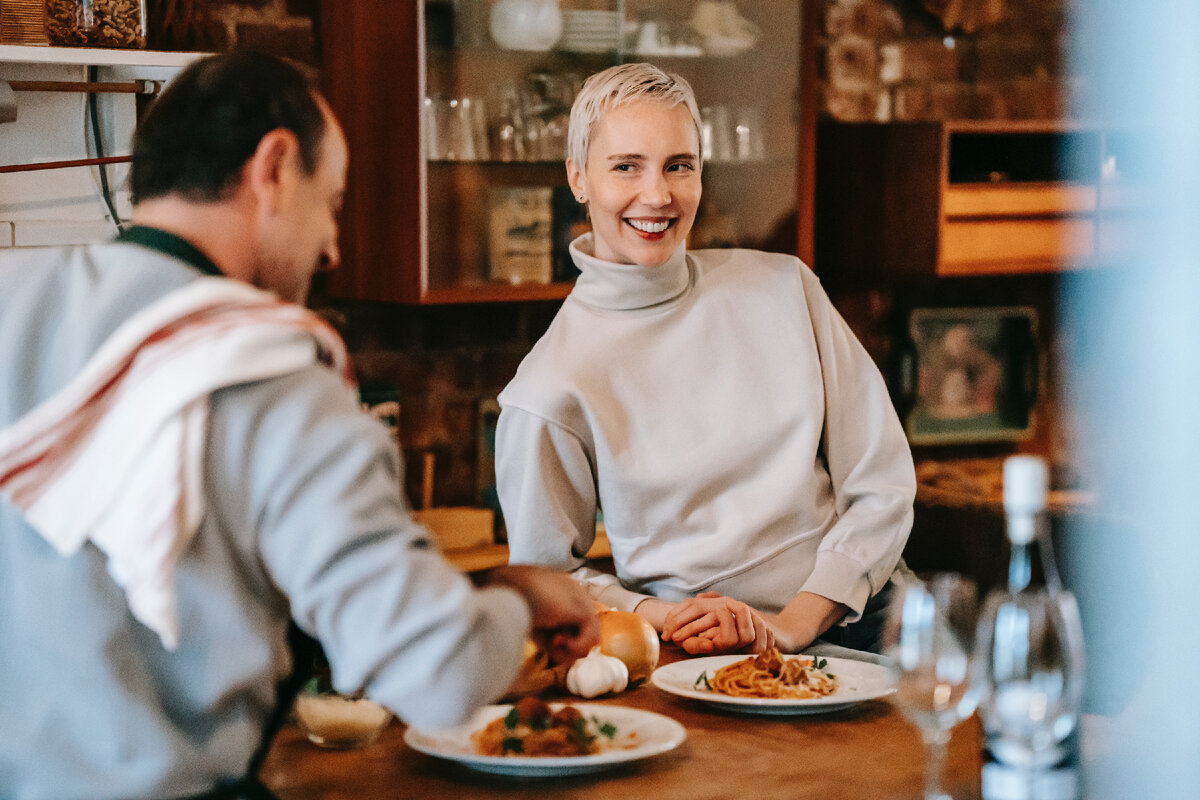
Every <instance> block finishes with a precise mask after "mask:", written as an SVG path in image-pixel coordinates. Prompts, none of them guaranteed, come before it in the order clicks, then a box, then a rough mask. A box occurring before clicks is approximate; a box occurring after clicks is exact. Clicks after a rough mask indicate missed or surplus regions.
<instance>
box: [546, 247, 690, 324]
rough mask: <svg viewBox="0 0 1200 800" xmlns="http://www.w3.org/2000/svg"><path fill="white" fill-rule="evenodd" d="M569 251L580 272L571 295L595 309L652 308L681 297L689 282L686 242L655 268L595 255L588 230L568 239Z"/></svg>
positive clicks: (688, 286)
mask: <svg viewBox="0 0 1200 800" xmlns="http://www.w3.org/2000/svg"><path fill="white" fill-rule="evenodd" d="M570 252H571V260H572V261H574V262H575V266H577V267H579V270H580V272H581V274H580V276H579V277H578V278H576V279H575V289H574V290H573V291H572V292H571V296H572V297H574V298H576V299H577V300H580V301H582V302H583V303H586V304H587V305H589V306H594V307H596V308H603V309H606V310H610V311H633V310H636V309H642V308H651V307H653V306H658V305H662V304H664V303H667V302H670V301H671V300H675V299H676V298H678V297H681V296H683V295H684V294H685V293H686V292H687V291H688V289H689V288H690V287H691V285H692V270H691V267H690V266H689V265H688V260H687V248H686V246H685V245H680V246H679V249H677V250H676V251H675V252H674V253H672V254H671V258H670V259H668V260H667V262H666V263H665V264H661V265H660V266H657V267H643V266H641V265H639V264H615V263H613V262H611V261H603V260H601V259H599V258H596V256H595V255H594V253H595V243H594V242H593V240H592V234H590V233H585V234H583V235H582V236H580V237H579V238H577V239H576V240H575V241H573V242H571V246H570Z"/></svg>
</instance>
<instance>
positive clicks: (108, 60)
mask: <svg viewBox="0 0 1200 800" xmlns="http://www.w3.org/2000/svg"><path fill="white" fill-rule="evenodd" d="M207 55H210V54H209V53H197V52H168V51H165V50H134V49H119V48H113V49H107V48H100V47H39V46H36V45H20V44H4V45H0V63H13V64H79V65H83V66H96V67H112V66H134V67H186V66H187V65H188V64H190V63H192V62H193V61H195V60H196V59H199V58H203V57H205V56H207Z"/></svg>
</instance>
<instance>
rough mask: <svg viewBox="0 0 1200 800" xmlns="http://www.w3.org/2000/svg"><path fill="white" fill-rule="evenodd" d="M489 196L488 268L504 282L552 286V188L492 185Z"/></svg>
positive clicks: (495, 278)
mask: <svg viewBox="0 0 1200 800" xmlns="http://www.w3.org/2000/svg"><path fill="white" fill-rule="evenodd" d="M487 197H488V265H489V273H490V277H491V279H492V280H493V281H498V282H500V283H549V282H550V280H551V277H552V273H553V260H552V257H551V255H552V249H553V244H554V240H553V226H552V214H551V197H552V189H551V187H549V186H492V187H489V188H488V190H487Z"/></svg>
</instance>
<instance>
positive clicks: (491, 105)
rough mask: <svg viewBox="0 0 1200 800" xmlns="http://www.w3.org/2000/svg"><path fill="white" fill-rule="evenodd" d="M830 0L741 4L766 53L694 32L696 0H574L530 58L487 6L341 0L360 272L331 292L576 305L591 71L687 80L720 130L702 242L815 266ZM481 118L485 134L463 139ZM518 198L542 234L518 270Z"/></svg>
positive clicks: (342, 272) (342, 69)
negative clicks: (575, 147) (577, 194)
mask: <svg viewBox="0 0 1200 800" xmlns="http://www.w3.org/2000/svg"><path fill="white" fill-rule="evenodd" d="M512 5H514V4H512V3H509V4H505V6H506V7H511V6H512ZM517 5H519V4H517ZM818 5H819V4H817V3H813V2H804V3H797V2H794V0H764V2H756V3H739V4H737V5H736V8H737V11H738V13H739V14H740V15H743V17H742V19H743V21H744V22H746V23H748V24H749V25H750V29H751V30H752V31H753V32H754V44H753V46H752V47H749V48H746V49H743V50H740V51H739V52H730V51H731V50H737V48H729V49H720V48H715V47H713V46H711V43H710V42H708V41H707V40H705V39H704V37H702V36H700V35H699V33H698V32H697V30H696V28H695V27H694V26H692V25H691V24H690V23H691V22H692V15H693V13H695V11H696V9H697V8H698V6H697V4H695V3H692V2H684V0H653V1H652V0H619V1H618V2H595V0H587V1H586V2H585V1H584V0H562V2H560V3H558V7H559V10H560V12H561V14H562V17H563V32H562V37H561V38H560V40H559V42H558V44H557V45H556V46H554V47H552V48H551V49H549V50H544V51H541V52H530V51H522V50H509V49H503V48H501V47H500V46H499V45H497V44H496V42H495V41H494V38H493V33H492V25H491V20H492V16H493V15H492V12H493V10H494V9H495V8H496V6H497V4H496V3H494V2H487V0H454V2H450V1H449V0H424V2H421V1H419V0H356V2H354V3H343V2H332V0H329V2H326V3H324V4H323V8H322V13H321V14H320V36H321V50H322V54H323V55H322V82H323V88H324V91H325V92H326V95H327V96H328V98H329V100H330V103H331V104H332V106H333V107H334V110H335V111H336V113H337V114H338V116H339V118H340V119H341V120H342V122H343V125H344V127H345V129H346V134H347V137H348V140H349V144H350V153H351V160H350V177H349V185H348V193H347V198H346V206H345V212H344V214H343V220H342V238H341V245H342V256H343V266H342V268H341V269H339V270H337V271H336V272H334V273H333V274H332V275H331V276H330V283H329V285H328V291H329V293H330V294H331V295H333V296H336V297H346V298H356V299H363V300H375V301H387V302H401V303H414V304H437V303H470V302H496V301H520V300H545V299H551V300H552V299H561V298H563V297H565V296H566V295H567V293H568V292H569V291H570V289H571V286H572V283H571V281H572V280H573V270H572V269H571V267H570V265H569V262H566V260H565V246H566V243H567V242H568V241H569V240H570V238H571V236H572V235H573V234H574V233H577V232H578V231H579V230H581V229H586V220H585V219H582V218H581V216H582V215H580V214H579V211H578V210H577V209H572V208H571V207H570V205H571V204H570V202H564V201H569V196H568V197H566V198H564V197H563V192H564V191H566V189H567V186H566V170H565V168H564V166H563V160H564V157H565V146H564V136H565V130H564V124H565V115H566V112H567V110H569V105H570V100H571V98H572V97H573V94H574V92H575V91H576V90H577V89H578V84H579V83H580V82H581V81H582V80H583V79H584V78H585V77H586V76H587V75H589V74H591V73H593V72H596V71H598V70H600V69H603V68H604V67H607V66H610V65H612V64H616V63H623V62H628V61H633V60H645V61H650V62H652V63H655V64H657V65H658V66H660V67H662V68H664V69H666V70H668V71H671V72H677V73H679V74H681V75H683V76H684V77H685V78H687V79H688V80H689V82H691V83H692V84H693V86H694V88H695V90H696V93H697V96H698V99H699V104H700V106H701V107H702V108H704V109H705V120H706V123H708V122H711V124H712V129H713V130H714V131H715V133H714V134H713V137H712V138H711V139H710V140H709V145H710V146H711V148H712V150H713V157H712V158H711V159H710V160H708V161H707V162H706V164H705V166H704V172H703V179H704V203H703V205H702V208H701V213H700V215H699V217H698V219H697V224H696V228H695V229H694V231H693V238H692V244H693V246H713V245H718V246H720V245H736V246H750V247H761V248H764V249H771V250H779V251H783V252H792V253H797V254H798V255H800V256H801V257H802V258H805V259H806V260H810V261H811V258H812V246H811V243H812V213H813V200H812V193H813V180H812V175H813V171H814V156H813V144H814V141H815V130H816V129H815V117H814V113H815V102H814V99H813V98H814V92H815V83H814V80H815V75H816V70H815V54H814V53H815V51H814V49H813V46H812V44H813V41H814V40H815V36H816V30H817V13H818V11H819V9H818ZM601 11H606V12H611V14H612V17H611V18H612V19H613V20H614V21H616V23H617V26H618V27H617V28H616V29H615V30H614V33H613V38H612V40H611V43H607V44H606V43H603V42H597V41H596V40H595V39H594V38H589V34H587V33H585V32H583V28H584V27H585V25H584V22H583V20H584V19H585V17H586V15H594V14H596V13H597V12H601ZM573 15H582V16H573ZM589 19H591V18H589ZM572 31H574V33H573V34H572ZM610 44H611V46H610ZM464 101H465V102H464ZM514 109H519V111H520V114H521V115H522V116H523V120H524V122H523V123H522V124H523V125H524V127H523V128H522V135H524V136H527V137H530V138H528V139H526V140H525V141H524V145H526V146H525V147H524V148H523V149H522V150H521V151H520V152H516V151H514V149H513V148H512V146H511V141H510V140H509V139H506V138H504V137H506V136H511V135H512V131H511V130H508V129H510V128H512V121H513V120H512V114H513V111H514ZM464 120H465V121H466V123H467V124H468V125H471V124H473V125H474V127H473V129H472V130H473V135H469V136H468V137H467V139H466V140H460V139H459V138H458V133H457V132H458V131H459V129H460V127H461V126H462V125H463V124H464ZM472 120H473V121H474V122H473V123H472ZM502 128H505V129H506V130H504V131H502V130H501V129H502ZM534 128H536V130H534ZM739 137H741V138H739ZM533 138H537V139H538V141H539V142H540V144H539V146H533V145H532V144H531V141H532V139H533ZM464 142H465V144H464ZM504 203H510V204H517V205H519V206H520V208H521V210H520V212H519V213H522V214H527V215H528V220H529V224H528V225H527V226H526V227H527V228H528V229H530V230H535V231H536V233H535V234H534V235H536V236H538V237H541V238H539V239H538V240H537V241H536V242H535V243H534V244H533V245H531V252H532V253H533V256H532V257H530V258H528V259H526V260H524V261H520V262H519V263H513V262H507V261H502V259H503V258H504V256H503V255H502V253H503V252H504V248H503V247H500V246H498V243H497V236H502V235H503V228H504V221H503V219H501V218H500V215H503V214H506V213H509V212H511V210H512V209H511V207H508V208H506V207H505V206H504V205H503V204H504ZM513 213H516V212H513ZM510 216H511V215H510ZM509 225H510V228H511V227H512V226H513V225H514V223H511V222H510V223H509ZM497 229H500V232H499V233H498V232H497ZM547 241H548V247H549V250H550V255H549V262H546V261H544V260H540V259H545V258H546V248H547ZM525 255H528V254H525Z"/></svg>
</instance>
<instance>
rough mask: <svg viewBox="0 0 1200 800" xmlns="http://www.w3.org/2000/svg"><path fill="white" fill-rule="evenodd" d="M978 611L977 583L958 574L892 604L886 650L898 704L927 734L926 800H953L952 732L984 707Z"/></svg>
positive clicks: (904, 589)
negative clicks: (976, 670)
mask: <svg viewBox="0 0 1200 800" xmlns="http://www.w3.org/2000/svg"><path fill="white" fill-rule="evenodd" d="M978 610H979V605H978V595H977V592H976V587H975V584H974V582H973V581H971V580H969V579H967V578H965V577H963V576H961V575H955V574H952V573H942V574H938V575H934V576H933V577H932V578H931V579H930V580H929V581H928V582H926V583H921V582H917V581H913V582H910V583H908V584H905V585H903V586H901V587H898V589H897V591H896V592H895V593H894V594H893V596H892V599H891V602H890V604H889V608H888V619H887V623H886V624H885V627H884V631H883V644H884V653H885V654H886V655H887V656H888V657H889V658H890V659H891V662H892V665H891V668H892V670H893V672H894V674H895V677H896V694H894V695H893V696H892V703H893V704H894V705H896V706H897V707H898V708H899V709H900V710H901V711H902V712H903V713H904V715H905V716H907V717H908V718H909V720H911V721H912V722H913V723H914V724H915V725H916V726H917V727H918V728H920V729H921V736H922V739H923V740H924V742H925V750H926V773H925V800H949V797H950V795H949V794H947V793H946V792H945V790H943V788H942V768H943V766H944V764H945V760H946V744H947V743H948V742H949V741H950V730H951V729H952V728H953V727H954V726H955V725H957V724H958V723H959V722H961V721H962V720H964V719H966V718H967V717H969V716H971V714H973V713H974V712H975V707H976V703H977V702H978V697H979V690H980V687H979V685H978V683H977V682H975V681H973V680H972V674H971V670H972V662H971V649H972V640H973V638H974V633H975V623H976V618H977V614H978Z"/></svg>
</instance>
